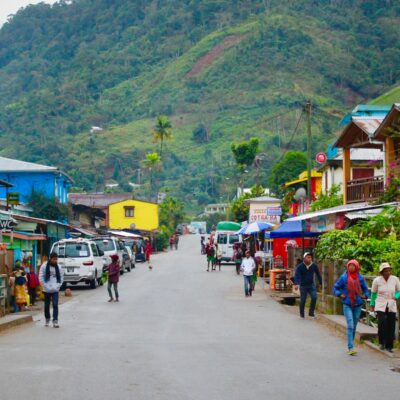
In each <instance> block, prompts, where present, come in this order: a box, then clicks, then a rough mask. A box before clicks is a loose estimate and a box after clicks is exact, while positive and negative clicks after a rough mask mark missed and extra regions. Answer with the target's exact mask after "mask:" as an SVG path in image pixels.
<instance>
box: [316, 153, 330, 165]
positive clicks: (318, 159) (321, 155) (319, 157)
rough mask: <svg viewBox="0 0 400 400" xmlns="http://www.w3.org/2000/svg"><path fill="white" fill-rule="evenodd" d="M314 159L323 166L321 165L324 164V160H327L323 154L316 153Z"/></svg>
mask: <svg viewBox="0 0 400 400" xmlns="http://www.w3.org/2000/svg"><path fill="white" fill-rule="evenodd" d="M315 159H316V160H317V162H318V163H320V164H323V163H326V160H327V159H328V157H327V156H326V154H325V153H318V154H317V155H316V156H315Z"/></svg>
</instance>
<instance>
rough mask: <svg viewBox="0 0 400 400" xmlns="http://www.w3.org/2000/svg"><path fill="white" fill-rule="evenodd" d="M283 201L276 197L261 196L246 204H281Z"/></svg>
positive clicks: (247, 200) (246, 201) (249, 200)
mask: <svg viewBox="0 0 400 400" xmlns="http://www.w3.org/2000/svg"><path fill="white" fill-rule="evenodd" d="M281 201H282V200H280V199H276V198H275V197H269V196H260V197H253V198H252V199H246V200H245V201H244V202H245V203H277V202H278V203H280V202H281Z"/></svg>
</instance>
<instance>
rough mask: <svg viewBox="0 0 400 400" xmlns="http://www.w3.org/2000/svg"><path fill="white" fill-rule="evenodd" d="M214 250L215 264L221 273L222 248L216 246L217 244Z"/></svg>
mask: <svg viewBox="0 0 400 400" xmlns="http://www.w3.org/2000/svg"><path fill="white" fill-rule="evenodd" d="M215 248H216V264H217V265H218V267H219V270H220V271H221V264H222V248H221V246H218V244H217V243H216V244H215Z"/></svg>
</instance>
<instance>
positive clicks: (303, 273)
mask: <svg viewBox="0 0 400 400" xmlns="http://www.w3.org/2000/svg"><path fill="white" fill-rule="evenodd" d="M315 276H316V277H317V279H318V282H319V284H320V285H322V277H321V273H320V272H319V269H318V266H317V265H316V264H315V263H314V262H313V260H312V254H311V253H309V252H306V253H304V256H303V261H302V262H301V263H300V264H299V265H298V266H297V267H296V272H295V275H294V283H295V289H296V290H298V289H299V286H300V317H301V318H304V308H305V305H306V301H307V295H308V294H309V295H310V297H311V304H310V309H309V311H308V315H309V316H310V317H311V318H314V317H315V314H314V312H315V306H316V304H317V287H316V285H315Z"/></svg>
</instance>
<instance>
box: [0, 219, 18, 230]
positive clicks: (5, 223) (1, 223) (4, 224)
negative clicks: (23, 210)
mask: <svg viewBox="0 0 400 400" xmlns="http://www.w3.org/2000/svg"><path fill="white" fill-rule="evenodd" d="M14 225H15V224H14V222H13V220H12V219H0V232H10V231H11V230H12V228H13V226H14Z"/></svg>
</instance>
